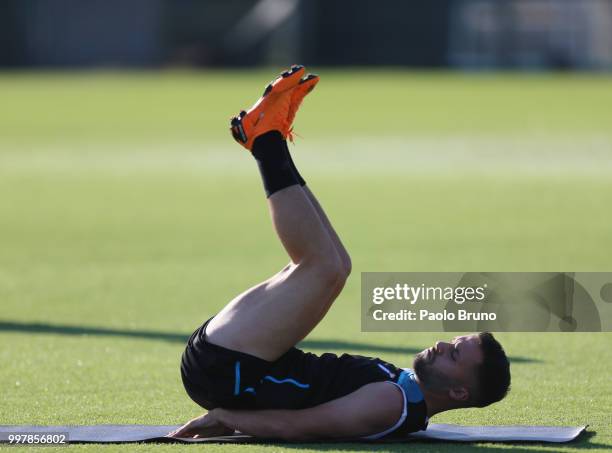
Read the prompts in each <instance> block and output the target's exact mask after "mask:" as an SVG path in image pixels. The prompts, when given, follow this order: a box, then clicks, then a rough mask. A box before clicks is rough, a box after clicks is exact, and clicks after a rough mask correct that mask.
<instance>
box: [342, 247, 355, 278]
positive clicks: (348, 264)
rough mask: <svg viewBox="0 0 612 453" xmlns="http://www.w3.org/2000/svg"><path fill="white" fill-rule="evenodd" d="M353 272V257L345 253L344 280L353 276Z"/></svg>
mask: <svg viewBox="0 0 612 453" xmlns="http://www.w3.org/2000/svg"><path fill="white" fill-rule="evenodd" d="M352 270H353V263H352V262H351V257H350V256H349V254H348V253H346V252H345V253H344V256H343V257H342V272H343V273H344V279H345V280H346V279H347V278H348V276H349V275H351V271H352Z"/></svg>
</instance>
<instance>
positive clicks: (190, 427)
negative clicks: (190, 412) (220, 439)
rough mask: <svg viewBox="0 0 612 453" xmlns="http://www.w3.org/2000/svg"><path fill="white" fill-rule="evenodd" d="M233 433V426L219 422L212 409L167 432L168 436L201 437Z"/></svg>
mask: <svg viewBox="0 0 612 453" xmlns="http://www.w3.org/2000/svg"><path fill="white" fill-rule="evenodd" d="M232 434H234V430H233V428H228V427H227V426H225V425H222V424H221V423H219V421H218V420H216V419H215V416H214V413H213V411H210V412H208V413H207V414H204V415H201V416H200V417H196V418H194V419H193V420H191V421H188V422H187V423H185V424H184V425H183V426H181V427H180V428H179V429H177V430H176V431H172V432H171V433H169V434H167V435H166V437H181V438H191V439H199V438H201V437H216V436H230V435H232Z"/></svg>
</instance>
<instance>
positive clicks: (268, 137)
mask: <svg viewBox="0 0 612 453" xmlns="http://www.w3.org/2000/svg"><path fill="white" fill-rule="evenodd" d="M286 147H287V144H286V142H285V140H283V136H282V135H281V134H280V132H278V131H270V132H266V133H265V134H263V135H260V136H259V137H257V138H256V139H255V141H254V142H253V148H252V150H251V152H252V154H253V157H255V160H256V161H257V165H258V166H259V173H260V174H261V179H262V180H263V185H264V189H265V191H266V196H267V197H270V195H272V194H273V193H274V192H278V191H279V190H281V189H284V188H285V187H289V186H295V185H298V184H300V179H298V177H297V176H296V173H294V171H293V167H294V166H292V165H291V156H290V155H289V152H288V151H287V150H286Z"/></svg>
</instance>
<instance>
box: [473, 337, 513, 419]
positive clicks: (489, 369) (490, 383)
mask: <svg viewBox="0 0 612 453" xmlns="http://www.w3.org/2000/svg"><path fill="white" fill-rule="evenodd" d="M478 338H479V339H480V348H481V350H482V363H481V364H480V365H479V366H478V368H477V369H476V379H477V382H478V384H477V385H478V390H477V391H476V395H474V397H475V398H473V401H472V403H473V405H474V406H476V407H485V406H488V405H489V404H493V403H496V402H498V401H501V400H502V399H503V398H504V397H505V396H506V395H507V393H508V390H509V389H510V362H509V361H508V357H506V353H505V352H504V348H502V345H501V344H499V341H497V340H496V339H495V337H493V334H491V333H490V332H481V333H479V334H478Z"/></svg>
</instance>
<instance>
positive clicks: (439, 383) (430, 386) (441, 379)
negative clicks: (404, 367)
mask: <svg viewBox="0 0 612 453" xmlns="http://www.w3.org/2000/svg"><path fill="white" fill-rule="evenodd" d="M427 351H428V350H425V351H421V352H419V353H418V354H417V355H415V356H414V361H413V362H412V368H413V369H414V373H415V374H416V376H417V378H418V379H419V382H420V383H421V384H423V387H425V388H426V389H427V390H429V391H430V392H432V393H441V392H445V391H447V390H449V389H450V388H451V387H452V385H451V384H452V379H450V378H449V377H448V376H446V375H445V374H443V373H442V372H441V371H440V370H438V369H436V368H435V367H434V365H433V364H434V362H435V359H436V356H435V353H433V352H432V353H430V354H429V355H428V354H427Z"/></svg>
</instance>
